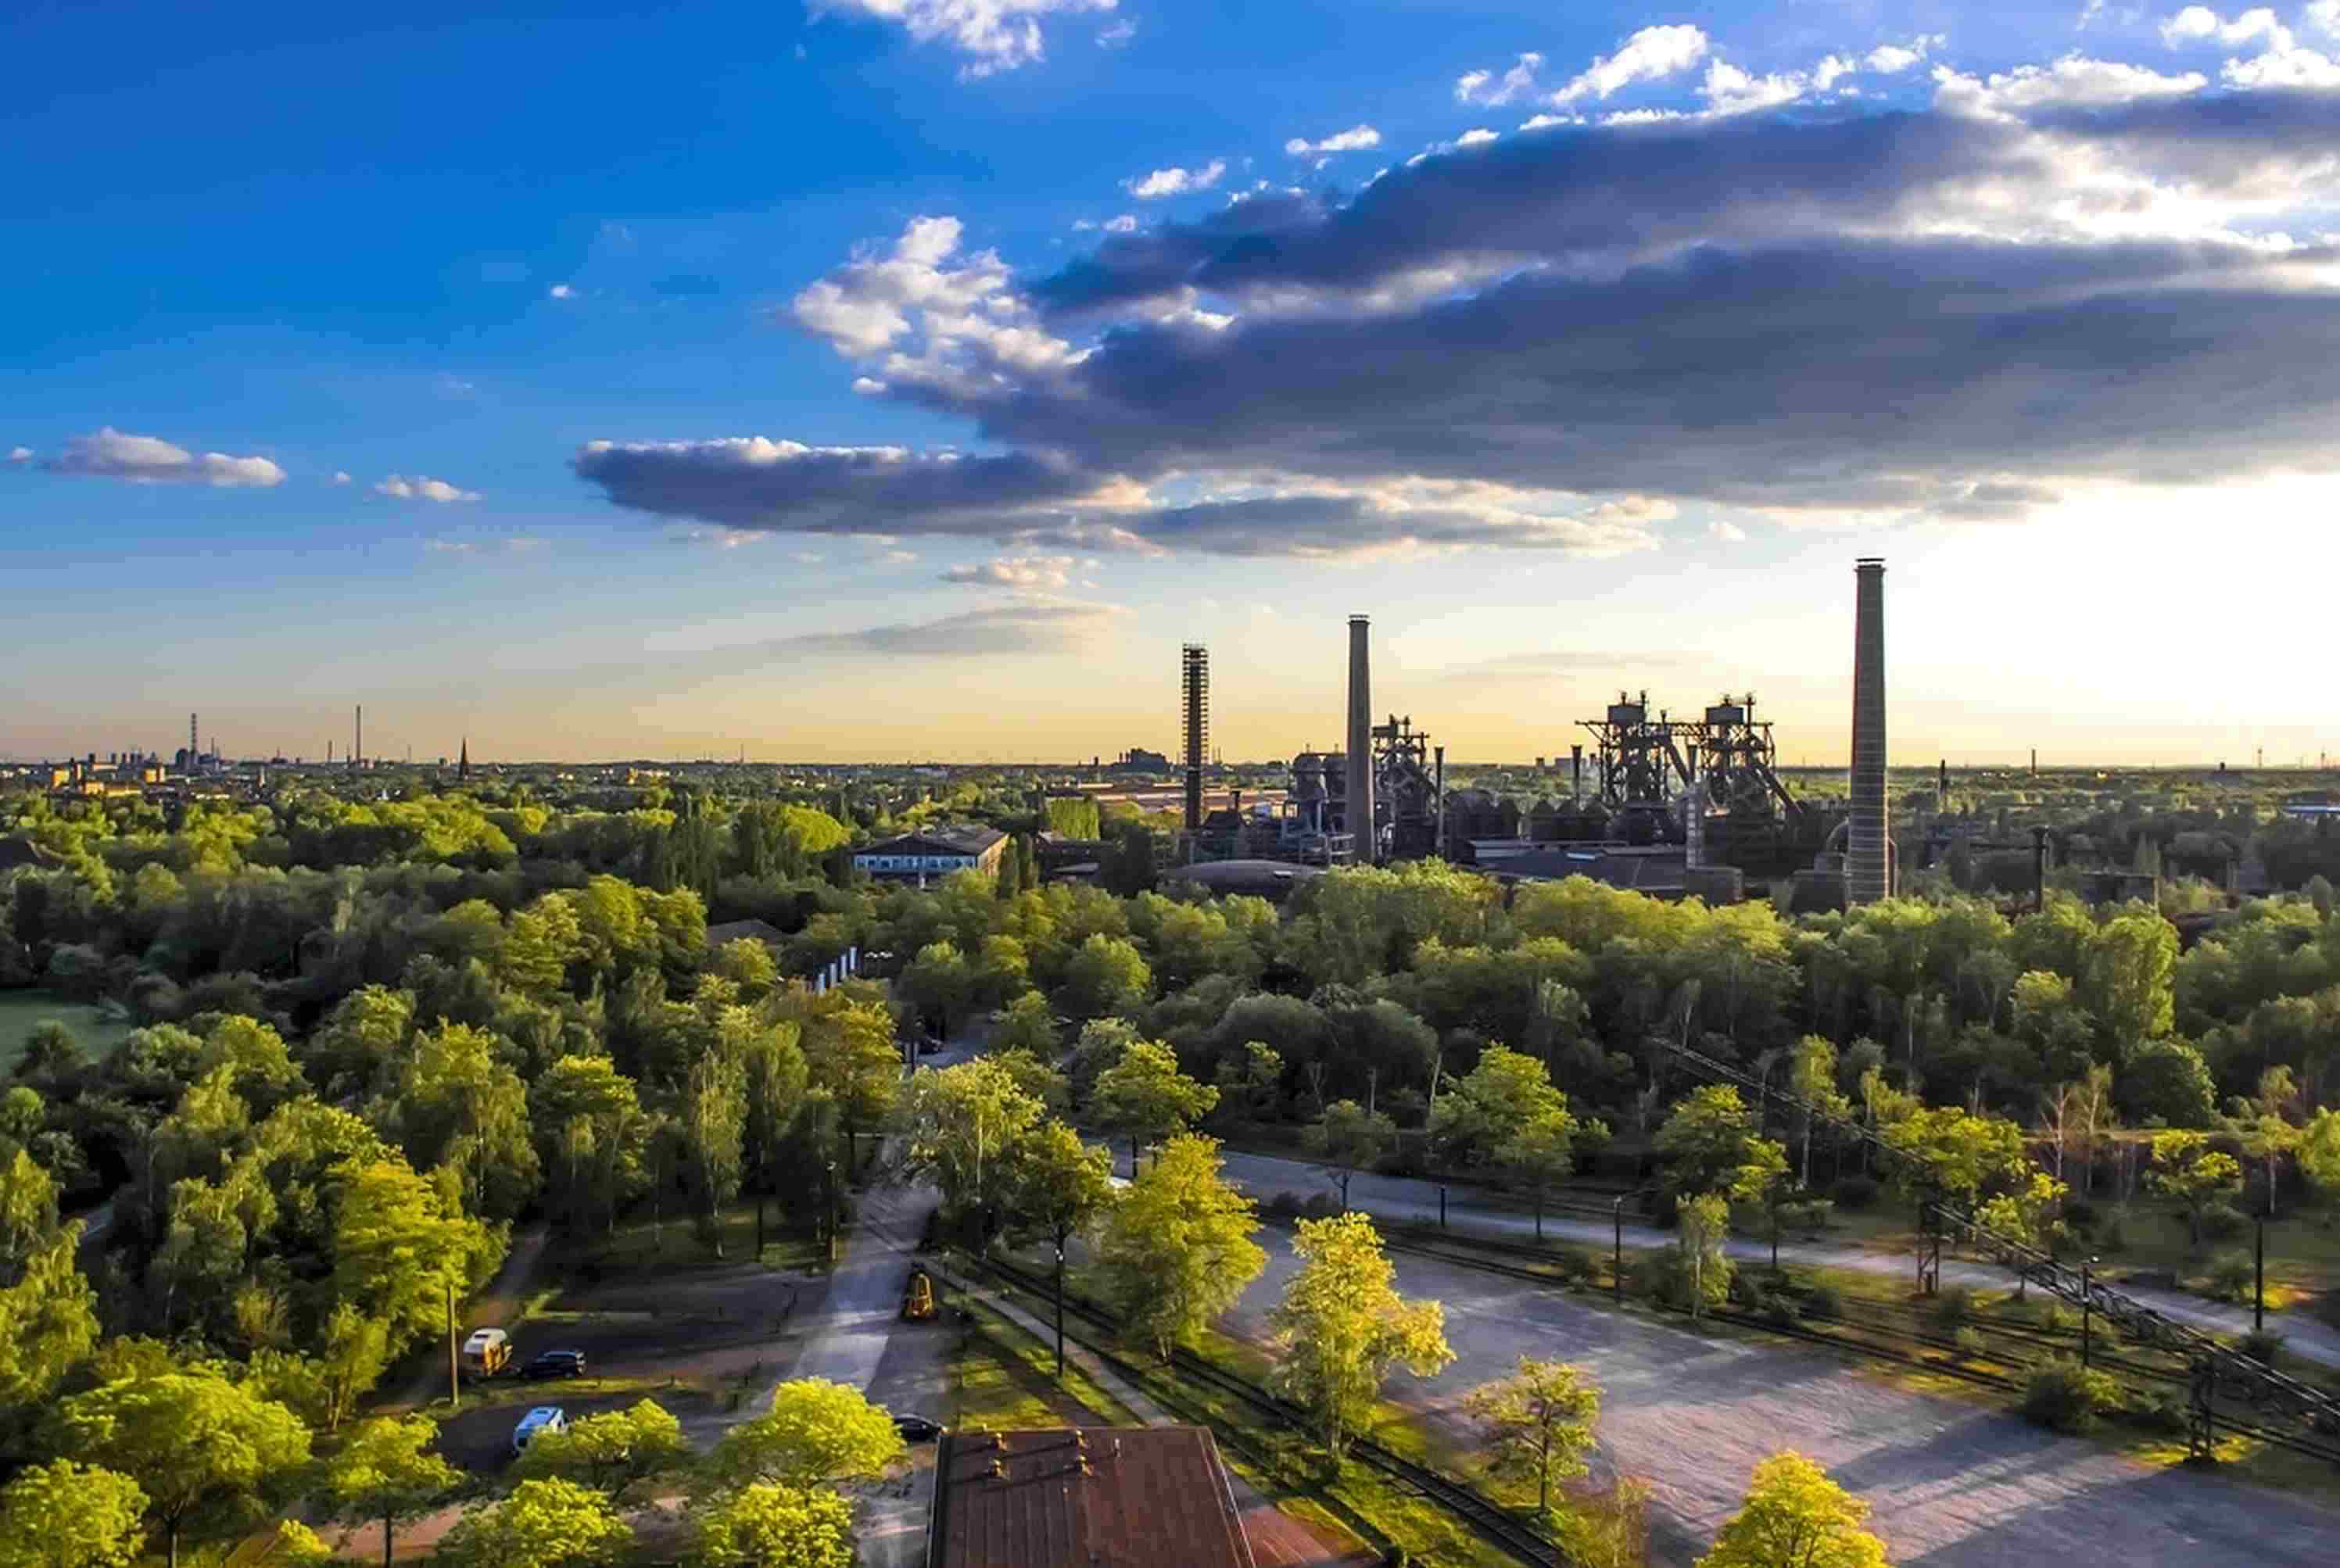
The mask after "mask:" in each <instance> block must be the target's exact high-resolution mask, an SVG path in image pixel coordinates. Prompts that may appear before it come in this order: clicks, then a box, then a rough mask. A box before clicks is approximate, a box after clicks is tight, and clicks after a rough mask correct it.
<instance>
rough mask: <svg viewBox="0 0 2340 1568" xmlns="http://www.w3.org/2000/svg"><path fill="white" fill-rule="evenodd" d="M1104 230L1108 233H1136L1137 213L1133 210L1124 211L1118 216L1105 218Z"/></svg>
mask: <svg viewBox="0 0 2340 1568" xmlns="http://www.w3.org/2000/svg"><path fill="white" fill-rule="evenodd" d="M1105 232H1106V233H1108V234H1135V233H1136V232H1137V214H1136V213H1135V212H1124V213H1122V214H1121V215H1120V216H1118V217H1115V218H1107V219H1106V221H1105Z"/></svg>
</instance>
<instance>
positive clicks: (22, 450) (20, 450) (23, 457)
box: [8, 447, 33, 463]
mask: <svg viewBox="0 0 2340 1568" xmlns="http://www.w3.org/2000/svg"><path fill="white" fill-rule="evenodd" d="M8 460H9V461H10V462H12V463H29V462H31V461H32V460H33V449H32V448H30V447H11V448H9V449H8Z"/></svg>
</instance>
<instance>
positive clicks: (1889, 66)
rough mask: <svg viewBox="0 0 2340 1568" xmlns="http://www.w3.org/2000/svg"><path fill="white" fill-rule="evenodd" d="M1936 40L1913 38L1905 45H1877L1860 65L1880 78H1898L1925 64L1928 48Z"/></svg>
mask: <svg viewBox="0 0 2340 1568" xmlns="http://www.w3.org/2000/svg"><path fill="white" fill-rule="evenodd" d="M1937 42H1938V40H1937V39H1934V38H1913V39H1911V40H1910V41H1909V44H1907V45H1904V44H1879V45H1878V46H1877V47H1876V48H1874V49H1871V50H1870V51H1869V54H1867V55H1866V56H1865V57H1864V58H1863V59H1862V61H1861V64H1864V65H1866V66H1868V67H1869V69H1870V70H1872V71H1874V72H1876V73H1877V74H1879V75H1880V76H1898V75H1899V74H1901V73H1902V72H1904V71H1907V70H1908V69H1909V67H1910V66H1912V65H1919V64H1924V63H1925V59H1926V51H1927V49H1928V47H1929V45H1931V44H1935V43H1937Z"/></svg>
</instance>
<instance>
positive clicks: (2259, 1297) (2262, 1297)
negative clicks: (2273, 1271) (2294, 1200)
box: [2251, 1191, 2275, 1334]
mask: <svg viewBox="0 0 2340 1568" xmlns="http://www.w3.org/2000/svg"><path fill="white" fill-rule="evenodd" d="M2267 1201H2268V1202H2269V1203H2273V1202H2274V1201H2275V1194H2274V1193H2273V1192H2272V1191H2270V1192H2269V1193H2268V1194H2267ZM2256 1231H2257V1234H2256V1236H2255V1237H2253V1238H2252V1241H2251V1332H2252V1333H2253V1334H2263V1333H2265V1332H2266V1215H2264V1214H2262V1215H2260V1216H2259V1217H2258V1225H2257V1227H2256Z"/></svg>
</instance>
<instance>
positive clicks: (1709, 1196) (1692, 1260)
mask: <svg viewBox="0 0 2340 1568" xmlns="http://www.w3.org/2000/svg"><path fill="white" fill-rule="evenodd" d="M1674 1227H1675V1238H1674V1247H1675V1250H1676V1252H1677V1253H1678V1255H1679V1259H1680V1267H1681V1271H1682V1276H1683V1280H1684V1283H1685V1284H1686V1286H1687V1287H1688V1294H1689V1297H1690V1315H1691V1317H1699V1316H1700V1315H1701V1314H1702V1313H1704V1312H1705V1311H1706V1310H1707V1308H1709V1307H1720V1306H1721V1305H1722V1304H1723V1303H1724V1302H1725V1301H1727V1300H1729V1299H1730V1275H1731V1267H1730V1255H1729V1254H1728V1253H1726V1252H1724V1251H1723V1247H1722V1243H1723V1238H1725V1237H1727V1236H1728V1235H1729V1234H1730V1202H1729V1201H1728V1200H1727V1199H1726V1198H1723V1197H1722V1195H1721V1194H1720V1193H1713V1192H1709V1193H1702V1194H1700V1196H1698V1197H1695V1198H1684V1199H1683V1200H1682V1202H1681V1207H1680V1208H1677V1209H1676V1210H1675V1211H1674Z"/></svg>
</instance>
